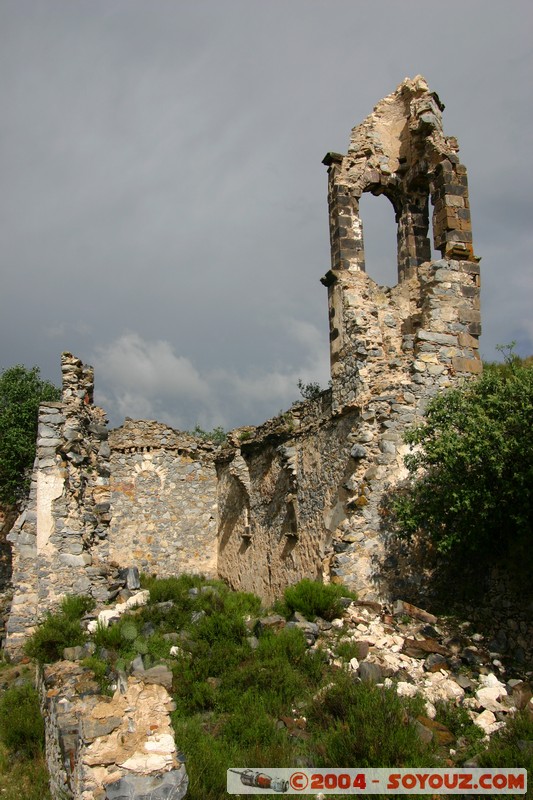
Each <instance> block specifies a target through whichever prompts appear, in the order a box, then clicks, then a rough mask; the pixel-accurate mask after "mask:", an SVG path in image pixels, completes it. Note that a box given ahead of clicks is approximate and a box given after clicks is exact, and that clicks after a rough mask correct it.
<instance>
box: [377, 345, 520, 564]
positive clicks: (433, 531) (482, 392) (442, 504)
mask: <svg viewBox="0 0 533 800" xmlns="http://www.w3.org/2000/svg"><path fill="white" fill-rule="evenodd" d="M532 418H533V369H532V368H531V366H527V365H526V364H524V363H522V362H521V361H520V359H519V358H517V357H516V356H513V355H512V354H511V355H509V356H508V357H507V359H506V363H505V364H503V365H501V364H500V365H488V366H487V367H486V369H485V371H484V373H483V375H482V376H481V377H480V378H479V379H476V380H472V381H469V382H468V383H467V384H466V385H465V386H464V387H463V388H460V389H452V390H449V391H447V392H445V393H443V394H439V395H437V396H436V397H434V398H433V400H432V401H431V403H430V404H429V406H428V408H427V411H426V417H425V420H424V422H423V423H422V424H421V425H419V426H418V427H416V428H414V429H413V430H411V431H409V432H408V433H407V434H406V437H405V439H406V441H407V442H408V443H409V444H411V445H413V446H414V448H415V449H414V450H413V451H412V452H411V454H410V455H408V456H406V459H405V463H406V466H407V468H408V470H409V472H410V474H411V482H410V484H409V486H407V487H406V489H405V491H404V492H403V493H402V492H398V493H397V496H396V499H395V500H393V502H392V511H393V514H394V517H393V520H392V521H395V523H396V530H397V533H398V535H399V536H400V537H401V538H405V539H410V538H412V536H413V535H414V534H416V533H419V532H422V533H425V534H426V535H427V536H428V537H429V538H430V539H431V540H432V542H433V543H434V545H435V546H436V548H437V550H438V551H440V552H442V553H447V552H452V551H453V552H454V553H455V554H456V555H457V556H458V555H459V554H464V556H465V557H468V556H471V555H472V554H476V557H477V558H480V557H485V556H487V555H489V556H490V557H494V555H498V556H499V557H501V556H502V555H503V556H505V555H507V554H511V555H513V554H514V555H515V556H516V560H517V563H520V562H521V563H522V564H523V565H524V567H525V569H527V568H528V565H529V568H530V567H531V563H532V552H533V549H532V548H531V534H532V519H533V516H532V514H531V506H532V491H533V490H532V487H533V425H532V424H531V420H532Z"/></svg>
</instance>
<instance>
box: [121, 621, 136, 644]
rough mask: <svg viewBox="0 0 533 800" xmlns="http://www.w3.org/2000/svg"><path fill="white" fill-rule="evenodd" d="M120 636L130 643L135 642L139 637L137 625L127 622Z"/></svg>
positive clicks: (123, 624) (124, 623)
mask: <svg viewBox="0 0 533 800" xmlns="http://www.w3.org/2000/svg"><path fill="white" fill-rule="evenodd" d="M120 634H121V636H122V637H123V638H124V639H126V641H128V642H133V641H135V639H136V638H137V636H138V635H139V631H138V629H137V625H136V624H135V623H134V622H131V621H129V620H126V621H125V622H123V623H122V625H121V626H120Z"/></svg>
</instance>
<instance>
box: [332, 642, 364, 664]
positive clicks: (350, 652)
mask: <svg viewBox="0 0 533 800" xmlns="http://www.w3.org/2000/svg"><path fill="white" fill-rule="evenodd" d="M358 653H359V647H358V646H357V644H356V643H355V642H339V643H338V645H337V646H336V648H335V654H336V655H337V656H338V657H339V658H342V659H343V660H344V661H350V660H351V659H352V658H357V656H358Z"/></svg>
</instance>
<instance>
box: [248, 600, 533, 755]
mask: <svg viewBox="0 0 533 800" xmlns="http://www.w3.org/2000/svg"><path fill="white" fill-rule="evenodd" d="M259 625H260V626H261V627H274V628H280V627H283V626H285V625H288V626H294V627H298V628H301V629H302V630H303V631H304V632H305V634H306V638H307V641H308V644H309V647H310V649H311V650H316V649H318V648H322V649H324V650H325V651H326V652H327V654H328V657H329V660H330V662H331V663H332V664H333V665H334V666H338V667H339V668H341V667H343V666H345V665H346V659H344V658H341V657H339V655H337V652H338V650H339V646H340V645H342V644H343V643H345V644H347V645H351V646H352V647H351V649H352V650H353V652H354V653H355V655H354V656H352V658H350V659H349V661H348V662H347V664H348V669H349V670H351V671H352V672H353V674H354V677H355V678H359V679H360V680H361V681H368V682H372V683H376V684H383V685H385V686H395V687H396V691H397V692H398V694H399V695H402V696H407V697H408V696H414V695H415V694H421V695H422V696H423V697H424V698H425V701H426V702H425V706H426V714H427V716H426V717H419V718H418V719H417V721H416V722H417V727H418V730H419V733H420V736H421V737H422V738H423V739H425V740H426V741H430V740H431V739H433V738H435V739H436V740H437V742H438V743H439V744H443V745H445V744H453V743H454V737H453V736H452V734H451V733H450V731H448V730H447V729H446V728H445V726H443V725H442V724H441V723H437V722H435V721H434V718H435V716H436V704H438V703H439V702H440V701H445V702H451V703H453V704H454V705H456V706H462V707H463V708H465V709H466V710H467V712H468V715H469V716H470V718H471V719H472V720H473V722H474V723H475V724H476V725H477V726H478V727H479V728H480V729H481V731H482V732H483V734H484V735H485V736H486V737H490V736H491V735H492V734H493V733H495V732H496V731H498V730H500V729H501V728H503V727H504V726H505V724H506V720H507V719H508V718H509V715H510V714H513V713H514V712H515V711H516V710H519V709H520V710H521V709H525V708H527V709H528V710H529V712H530V713H531V715H532V716H533V700H532V684H531V678H532V676H533V671H532V670H531V664H530V665H529V669H528V668H527V665H526V664H524V663H520V664H505V663H504V662H505V657H504V655H503V654H502V653H500V652H498V651H497V650H495V646H496V645H497V644H498V641H497V639H494V638H490V639H488V640H487V638H486V637H485V636H483V635H482V634H481V633H478V632H477V631H476V630H475V628H474V627H473V625H472V624H471V623H469V622H458V621H457V620H456V619H452V618H437V617H435V616H434V615H433V614H430V613H428V612H427V611H424V610H423V609H420V608H417V607H416V606H413V605H411V604H410V603H406V602H404V601H402V600H398V601H397V602H396V603H395V604H394V605H392V606H386V605H382V604H380V603H374V602H365V601H358V600H356V601H351V600H348V599H346V607H345V610H344V614H343V616H342V618H337V619H334V620H332V621H331V622H326V621H325V620H321V619H317V620H315V622H309V621H308V620H306V619H305V618H304V617H302V615H301V614H298V613H297V612H296V613H295V614H294V615H293V617H292V619H291V621H289V622H286V621H285V619H284V618H283V617H281V616H278V615H272V616H269V617H265V618H263V619H262V620H260V621H259ZM252 642H253V639H252ZM470 765H471V766H475V763H471V764H470Z"/></svg>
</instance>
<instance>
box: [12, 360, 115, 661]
mask: <svg viewBox="0 0 533 800" xmlns="http://www.w3.org/2000/svg"><path fill="white" fill-rule="evenodd" d="M61 368H62V374H63V393H62V402H61V403H45V404H43V405H42V406H41V407H40V409H39V425H38V434H37V436H38V438H37V456H36V460H35V465H34V469H33V474H32V479H31V486H30V492H29V498H28V503H27V505H26V508H25V509H24V510H23V512H22V514H21V515H20V516H19V517H18V519H17V521H16V522H15V525H14V527H13V529H12V531H11V533H10V534H9V535H8V537H7V538H8V541H10V542H11V543H12V545H13V586H14V589H15V593H14V597H13V603H12V608H11V615H10V618H9V621H8V625H7V644H6V646H7V649H8V651H9V652H10V653H11V654H12V655H14V654H16V653H18V652H19V651H20V647H21V646H22V644H23V642H24V640H25V638H26V637H27V635H28V634H29V633H31V631H32V630H33V628H34V626H35V624H36V622H37V621H38V620H39V619H40V618H41V617H42V616H43V614H44V613H45V612H46V611H49V610H52V609H54V608H55V607H57V605H58V603H59V601H60V600H61V598H62V597H63V596H64V595H65V594H91V595H92V596H93V597H94V598H95V599H96V600H99V601H104V600H106V599H107V597H108V571H109V570H108V562H109V558H108V543H107V529H108V525H109V519H110V516H109V445H108V444H107V428H106V424H105V423H106V419H105V414H104V412H103V411H102V409H100V408H98V407H97V406H94V405H93V403H92V395H93V372H92V368H90V367H86V366H84V365H83V364H82V362H81V361H80V360H79V359H77V358H74V356H72V355H71V354H70V353H64V354H63V356H62V364H61Z"/></svg>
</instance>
